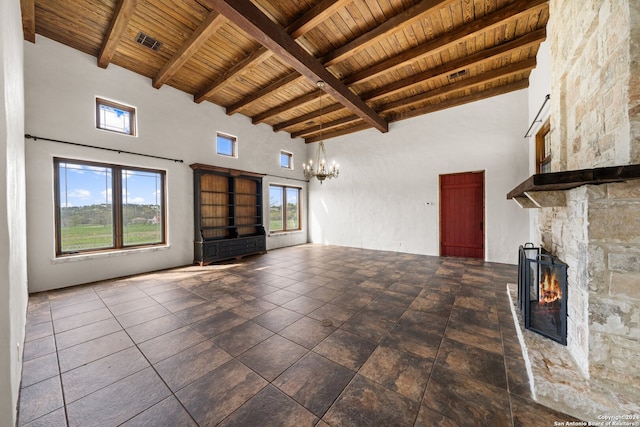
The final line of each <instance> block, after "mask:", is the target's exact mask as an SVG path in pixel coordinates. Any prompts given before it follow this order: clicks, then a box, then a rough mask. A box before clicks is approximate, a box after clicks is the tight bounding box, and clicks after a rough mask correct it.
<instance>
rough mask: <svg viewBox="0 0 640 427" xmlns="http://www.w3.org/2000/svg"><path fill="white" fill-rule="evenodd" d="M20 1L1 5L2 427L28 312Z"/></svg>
mask: <svg viewBox="0 0 640 427" xmlns="http://www.w3.org/2000/svg"><path fill="white" fill-rule="evenodd" d="M21 23H22V20H21V17H20V2H19V1H18V0H10V1H2V2H0V425H2V426H13V425H15V422H16V405H17V402H18V390H19V388H20V376H21V372H22V343H23V342H24V327H25V319H26V309H27V251H26V244H27V239H26V221H25V204H26V202H25V196H24V194H25V159H24V138H23V136H22V135H23V134H24V85H23V83H24V82H23V77H22V72H23V51H22V26H21Z"/></svg>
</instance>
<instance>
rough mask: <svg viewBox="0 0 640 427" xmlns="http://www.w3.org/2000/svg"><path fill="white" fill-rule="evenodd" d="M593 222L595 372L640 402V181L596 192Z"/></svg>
mask: <svg viewBox="0 0 640 427" xmlns="http://www.w3.org/2000/svg"><path fill="white" fill-rule="evenodd" d="M588 224H589V225H588V231H589V254H590V255H592V258H593V259H591V260H590V262H589V263H588V269H587V271H586V273H587V279H588V291H589V319H590V322H589V349H590V356H589V373H590V375H591V377H592V378H593V379H595V380H597V381H600V382H602V383H603V385H610V386H612V387H614V388H616V389H624V390H626V391H627V392H629V393H632V394H633V395H634V396H636V402H640V371H639V370H638V366H640V181H629V182H627V183H620V184H609V185H603V186H600V187H598V188H597V191H593V192H592V194H591V197H590V202H589V210H588Z"/></svg>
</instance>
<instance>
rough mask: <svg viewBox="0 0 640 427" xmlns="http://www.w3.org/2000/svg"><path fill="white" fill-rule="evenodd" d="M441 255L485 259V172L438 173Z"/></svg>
mask: <svg viewBox="0 0 640 427" xmlns="http://www.w3.org/2000/svg"><path fill="white" fill-rule="evenodd" d="M440 255H442V256H457V257H466V258H482V259H484V171H482V172H466V173H455V174H450V175H440Z"/></svg>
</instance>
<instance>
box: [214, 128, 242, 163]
mask: <svg viewBox="0 0 640 427" xmlns="http://www.w3.org/2000/svg"><path fill="white" fill-rule="evenodd" d="M216 153H217V154H219V155H221V156H227V157H238V138H236V137H235V136H231V135H226V134H224V133H218V134H217V137H216Z"/></svg>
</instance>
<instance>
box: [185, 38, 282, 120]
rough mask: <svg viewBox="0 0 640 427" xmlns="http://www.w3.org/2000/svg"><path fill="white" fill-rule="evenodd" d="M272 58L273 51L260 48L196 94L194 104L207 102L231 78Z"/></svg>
mask: <svg viewBox="0 0 640 427" xmlns="http://www.w3.org/2000/svg"><path fill="white" fill-rule="evenodd" d="M270 56H271V51H269V49H267V48H265V47H263V46H260V47H259V48H258V49H256V50H254V51H253V52H251V54H249V56H247V57H246V58H245V59H244V60H242V61H240V62H238V63H236V65H234V66H233V67H231V68H229V69H228V70H227V71H225V72H224V73H222V75H220V76H219V77H218V78H217V79H216V80H215V81H213V82H212V83H211V84H209V86H207V87H206V88H205V89H204V90H203V91H201V92H200V93H198V94H196V95H195V96H194V97H193V100H194V102H197V103H198V104H199V103H201V102H202V101H205V100H206V99H207V98H208V97H210V96H213V95H214V94H215V93H216V92H218V91H219V90H220V89H222V88H223V87H224V84H225V83H227V82H228V81H229V80H230V79H231V78H233V76H236V75H238V74H240V73H242V72H243V71H245V67H247V65H248V64H252V63H256V62H259V61H263V60H264V59H265V58H268V57H270ZM227 114H228V113H227Z"/></svg>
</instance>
